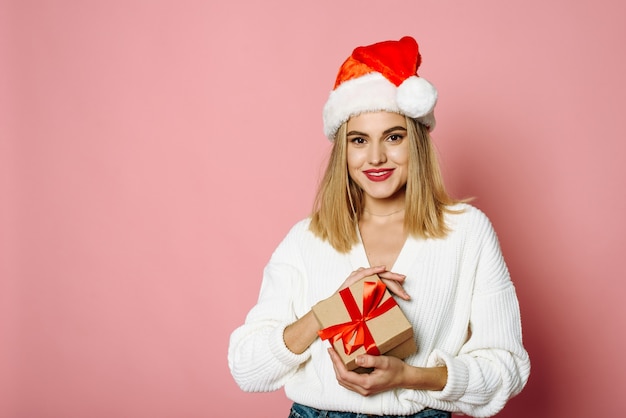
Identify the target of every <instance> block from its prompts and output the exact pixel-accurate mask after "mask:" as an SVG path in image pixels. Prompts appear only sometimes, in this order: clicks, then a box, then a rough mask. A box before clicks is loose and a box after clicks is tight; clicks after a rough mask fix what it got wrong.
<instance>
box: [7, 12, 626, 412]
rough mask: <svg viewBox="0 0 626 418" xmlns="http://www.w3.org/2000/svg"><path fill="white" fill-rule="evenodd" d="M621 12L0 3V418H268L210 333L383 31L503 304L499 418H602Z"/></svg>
mask: <svg viewBox="0 0 626 418" xmlns="http://www.w3.org/2000/svg"><path fill="white" fill-rule="evenodd" d="M624 4H625V3H624V2H622V1H619V0H615V1H608V0H600V1H597V0H596V1H590V0H582V1H577V2H571V1H565V0H561V1H552V2H546V1H543V0H526V1H496V0H491V1H487V0H485V1H482V0H477V1H473V2H460V1H451V0H450V1H426V0H424V1H395V0H390V1H386V2H381V1H363V0H360V1H355V0H352V1H343V2H336V1H330V0H324V1H315V2H294V1H286V0H284V1H277V0H273V1H265V2H254V1H248V2H243V1H237V0H234V1H228V2H226V1H223V2H219V3H217V2H213V1H205V2H202V1H191V0H189V1H165V0H161V1H148V0H144V1H140V0H133V1H111V2H103V1H101V2H85V1H79V0H73V1H72V0H65V1H44V0H41V1H34V0H30V1H29V0H25V1H22V0H20V1H17V0H15V1H6V0H5V1H3V2H1V3H0V71H1V73H0V118H1V119H0V199H1V200H2V201H1V202H0V277H1V280H0V394H1V396H0V416H2V417H8V418H32V417H37V418H47V417H54V418H56V417H59V418H74V417H76V418H78V417H94V418H98V417H133V418H134V417H151V418H155V417H156V418H159V417H163V418H164V417H208V416H218V414H215V412H214V411H215V410H216V409H217V410H222V409H229V410H230V412H229V413H228V414H225V415H221V416H230V417H244V416H251V415H248V414H249V413H251V412H253V411H256V412H258V411H262V412H261V413H260V414H256V415H255V416H260V417H277V416H287V408H288V402H287V400H286V399H285V397H284V395H283V393H282V392H277V393H272V394H246V393H242V392H240V391H239V389H238V388H237V387H236V386H235V384H234V382H233V381H232V379H231V377H230V375H229V372H228V369H227V365H226V347H227V342H228V336H229V334H230V332H231V331H232V329H234V328H235V327H236V326H237V325H238V324H239V323H241V322H242V321H243V319H244V316H245V314H246V312H247V311H248V309H249V308H250V307H251V305H252V304H253V303H254V301H255V299H256V294H257V290H258V287H259V280H260V276H261V269H262V268H263V266H264V264H265V262H266V261H267V259H268V257H269V255H270V253H271V251H272V250H273V249H274V246H275V245H276V244H277V243H278V241H279V240H280V239H281V238H282V236H283V235H284V234H285V232H286V231H287V229H288V228H289V226H290V225H291V224H293V223H294V222H295V221H296V220H298V219H300V218H302V217H304V216H306V215H307V213H308V211H309V209H310V206H311V201H312V197H313V193H314V188H315V184H316V181H317V178H318V175H319V172H320V170H321V168H322V166H323V161H324V156H325V155H326V152H327V151H328V148H329V144H328V143H327V142H326V140H325V139H324V137H323V135H322V127H321V107H322V105H323V103H324V100H325V98H326V96H327V92H328V90H329V89H330V87H331V86H332V82H333V80H334V76H335V72H336V70H337V68H338V66H339V64H340V63H341V61H342V60H343V59H344V58H345V57H346V56H347V54H348V53H349V52H350V51H351V49H352V48H353V47H354V46H356V45H359V44H366V43H371V42H374V41H378V40H382V39H386V38H398V37H400V36H401V35H403V34H411V35H413V36H415V37H416V38H417V39H418V40H419V41H420V42H421V44H422V51H423V55H424V64H423V70H422V72H421V74H422V75H424V76H426V77H427V78H428V79H430V80H431V81H432V82H433V83H434V84H435V85H436V86H437V87H438V88H439V91H440V101H439V104H438V110H437V115H438V121H439V125H438V128H437V129H436V131H435V140H436V142H437V144H438V147H439V149H440V151H441V156H442V164H443V167H444V170H445V176H446V179H447V181H448V183H449V186H450V188H451V190H452V191H453V192H454V193H455V194H457V195H459V196H469V195H472V196H476V197H477V200H476V201H475V203H476V205H477V206H479V207H481V208H482V209H483V210H485V211H486V212H487V213H488V215H489V216H490V217H491V219H492V221H493V223H494V224H495V226H496V229H497V230H498V231H499V235H500V238H501V241H502V247H503V250H504V253H505V256H506V258H507V260H508V262H509V266H510V270H511V272H512V274H513V277H514V280H515V282H516V285H517V288H518V292H519V297H520V301H521V305H522V314H523V321H524V335H525V342H526V345H527V347H528V350H529V352H530V354H531V357H532V360H533V372H532V376H531V379H530V382H529V385H528V387H527V389H526V390H525V392H524V393H523V394H522V395H520V396H519V397H518V398H516V399H514V400H513V401H512V402H511V403H510V404H509V406H508V407H507V408H506V409H505V411H504V412H503V413H501V414H500V416H502V417H510V418H516V417H517V418H521V417H526V416H536V417H548V416H553V417H582V416H600V415H602V414H606V415H611V414H612V415H613V416H618V414H619V411H621V410H622V409H623V408H622V405H623V403H624V401H623V399H622V398H623V394H624V393H626V384H625V383H624V382H626V366H625V365H626V362H625V361H624V359H623V355H624V354H623V353H624V351H625V350H626V337H625V336H624V333H623V329H624V324H623V322H624V320H623V318H624V316H625V314H626V308H625V307H624V306H625V304H624V303H623V301H622V299H623V296H624V291H625V290H626V286H625V285H624V282H623V280H622V279H623V277H622V276H623V274H621V273H619V272H620V271H623V270H624V268H623V258H624V257H623V255H622V252H623V250H624V248H626V240H625V238H624V237H625V236H626V228H625V222H624V220H623V216H624V213H626V194H625V193H624V179H625V178H626V164H624V161H625V159H624V158H625V156H626V155H625V154H626V147H625V145H624V141H623V137H624V133H623V128H622V125H623V119H624V109H626V99H625V97H626V83H625V82H624V79H623V77H624V74H626V60H625V59H624V54H623V48H624V45H623V44H624V40H625V39H626V29H624V28H625V27H624V25H623V18H624V16H625V15H626V6H624Z"/></svg>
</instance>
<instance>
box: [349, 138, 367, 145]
mask: <svg viewBox="0 0 626 418" xmlns="http://www.w3.org/2000/svg"><path fill="white" fill-rule="evenodd" d="M350 142H352V143H353V144H359V145H360V144H365V139H363V138H361V137H360V136H357V137H355V138H352V139H350Z"/></svg>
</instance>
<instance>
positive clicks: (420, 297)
mask: <svg viewBox="0 0 626 418" xmlns="http://www.w3.org/2000/svg"><path fill="white" fill-rule="evenodd" d="M460 207H461V208H462V209H464V211H463V212H462V213H460V214H449V215H446V222H447V224H448V225H449V226H450V228H451V232H450V233H449V234H448V236H447V237H446V238H443V239H420V238H412V237H409V238H408V239H407V241H406V242H405V244H404V246H403V248H402V250H401V252H400V254H399V255H398V258H397V260H396V262H395V264H394V266H393V267H392V268H390V269H389V270H390V271H393V272H395V273H401V274H404V275H406V281H405V284H404V288H405V289H406V291H407V292H408V294H409V295H410V296H411V300H409V301H404V300H400V299H399V298H397V302H398V304H399V305H400V307H401V309H402V311H403V312H404V314H405V315H406V317H407V318H408V319H409V321H410V322H411V323H412V325H413V329H414V334H415V341H416V343H417V347H418V351H417V353H416V354H414V355H412V356H410V357H408V358H407V359H405V361H406V362H407V363H408V364H411V365H414V366H420V367H432V366H438V365H445V366H446V367H447V370H448V381H447V384H446V387H445V388H444V389H443V390H442V391H426V390H410V389H397V390H392V391H387V392H384V393H380V394H377V395H373V396H368V397H364V396H361V395H359V394H357V393H355V392H352V391H350V390H347V389H345V388H343V387H341V386H340V385H339V384H338V383H337V380H336V377H335V373H334V371H333V367H332V363H331V360H330V357H329V356H328V353H327V352H326V348H327V347H328V342H327V341H322V340H320V339H319V338H318V339H317V340H315V342H313V344H311V346H310V347H309V348H308V349H307V350H306V351H305V352H304V353H302V354H299V355H298V354H294V353H292V352H291V351H289V350H288V349H287V347H286V346H285V343H284V341H283V331H284V329H285V327H286V326H287V325H289V324H291V323H292V322H294V321H295V320H297V319H298V318H300V317H302V316H303V315H305V314H306V313H307V312H308V311H309V310H310V309H311V307H312V306H313V305H314V304H315V303H317V302H318V301H320V300H322V299H325V298H327V297H329V296H330V295H331V294H333V293H334V292H335V291H336V290H337V288H338V287H339V286H340V285H341V283H343V281H344V280H345V278H346V277H347V276H348V275H349V274H350V273H351V272H352V271H354V270H356V269H357V268H359V267H367V266H369V264H368V260H367V257H366V254H365V250H364V247H363V245H362V243H358V244H356V245H354V246H353V248H352V250H351V251H350V252H349V253H345V254H344V253H339V252H337V251H336V250H334V249H333V247H332V246H330V245H329V244H328V243H327V242H325V241H322V240H320V239H319V238H317V237H316V236H315V235H313V233H311V231H310V230H309V223H310V220H309V219H305V220H303V221H300V222H299V223H297V224H296V225H295V226H294V227H293V228H292V229H291V231H290V232H289V233H288V234H287V236H286V237H285V238H284V240H283V241H282V242H281V243H280V245H279V246H278V247H277V249H276V250H275V252H274V253H273V255H272V257H271V259H270V261H269V263H268V265H267V266H266V268H265V270H264V274H263V281H262V284H261V291H260V295H259V299H258V302H257V304H256V305H255V306H254V307H253V308H252V310H251V311H250V312H249V313H248V316H247V317H246V320H245V323H244V324H243V325H242V326H240V327H239V328H237V329H236V330H235V331H234V332H233V333H232V335H231V338H230V345H229V351H228V363H229V367H230V369H231V373H232V375H233V377H234V378H235V381H236V382H237V384H238V385H239V386H240V387H241V388H242V389H243V390H245V391H254V392H260V391H273V390H277V389H279V388H281V387H284V388H285V393H286V395H287V397H288V398H290V399H291V400H293V401H294V402H298V403H301V404H304V405H308V406H311V407H314V408H318V409H326V410H335V411H351V412H361V413H366V414H377V415H408V414H413V413H416V412H418V411H420V410H422V409H424V408H427V407H430V408H435V409H442V410H447V411H452V412H462V413H465V414H467V415H471V416H476V417H482V416H492V415H495V414H496V413H497V412H498V411H500V410H501V409H502V408H503V407H504V405H505V403H506V402H507V401H508V400H509V399H510V398H512V397H513V396H515V395H516V394H518V393H519V392H520V391H521V390H522V388H523V387H524V385H525V384H526V381H527V380H528V376H529V373H530V361H529V357H528V354H527V352H526V350H525V349H524V347H523V345H522V331H521V322H520V312H519V305H518V301H517V297H516V293H515V289H514V287H513V284H512V282H511V280H510V277H509V273H508V270H507V267H506V265H505V262H504V259H503V257H502V254H501V251H500V247H499V244H498V240H497V237H496V235H495V232H494V230H493V228H492V226H491V223H490V222H489V220H488V219H487V217H486V216H485V215H484V214H483V213H482V212H481V211H479V210H478V209H476V208H474V207H473V206H470V205H466V204H463V205H460ZM457 209H458V208H457Z"/></svg>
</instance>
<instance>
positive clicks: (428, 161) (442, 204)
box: [310, 116, 462, 253]
mask: <svg viewBox="0 0 626 418" xmlns="http://www.w3.org/2000/svg"><path fill="white" fill-rule="evenodd" d="M405 118H406V126H407V138H408V140H409V167H408V177H407V184H406V195H405V199H406V200H405V215H404V228H405V229H406V231H407V232H408V234H409V235H411V236H416V237H423V238H443V237H445V236H446V235H447V233H448V232H449V228H448V226H447V225H446V223H445V220H444V217H445V214H447V213H457V211H454V210H451V209H450V206H451V205H454V204H456V203H459V202H461V201H462V200H456V199H453V198H452V197H450V195H449V194H448V192H447V191H446V189H445V187H444V184H443V178H442V176H441V171H440V169H439V163H438V161H437V155H436V152H435V149H434V147H433V145H432V141H431V139H430V135H429V133H428V129H427V128H426V127H425V126H424V125H422V124H420V123H419V122H417V121H416V120H415V119H412V118H410V117H406V116H405ZM346 125H347V124H346V123H344V124H342V125H341V127H340V128H339V130H338V131H337V134H336V136H335V142H334V144H333V148H332V151H331V154H330V158H329V161H328V165H327V167H326V171H325V173H324V177H323V178H322V181H321V183H320V186H319V189H318V191H317V196H316V199H315V205H314V209H313V214H312V216H311V225H310V229H311V231H312V232H313V233H314V234H315V235H316V236H317V237H319V238H321V239H323V240H326V241H328V242H329V243H330V245H332V246H333V247H334V248H335V249H336V250H337V251H339V252H342V253H346V252H348V251H350V249H351V248H352V246H353V245H354V244H356V243H357V242H358V241H359V238H358V236H357V225H358V221H359V219H360V217H361V215H362V214H363V206H364V199H363V192H362V190H361V188H360V187H359V186H358V185H357V184H356V183H355V182H354V181H352V179H351V178H350V176H349V175H348V169H347V162H346V161H347V143H348V140H347V136H346V133H347V132H346Z"/></svg>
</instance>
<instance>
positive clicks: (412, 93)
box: [323, 72, 437, 141]
mask: <svg viewBox="0 0 626 418" xmlns="http://www.w3.org/2000/svg"><path fill="white" fill-rule="evenodd" d="M436 102H437V90H436V89H435V87H434V86H433V85H432V84H430V83H429V82H428V81H427V80H425V79H423V78H421V77H417V76H411V77H409V78H407V79H406V80H404V82H402V84H400V86H399V87H396V86H395V85H394V84H393V83H392V82H390V81H389V80H388V79H387V78H385V77H384V76H383V75H382V74H380V73H378V72H372V73H369V74H366V75H364V76H361V77H358V78H354V79H351V80H348V81H345V82H343V83H341V84H340V85H339V86H338V87H337V88H336V89H335V90H333V91H332V92H331V93H330V95H329V97H328V101H327V102H326V104H325V105H324V111H323V120H324V134H325V135H326V137H327V138H328V139H330V140H331V141H334V139H335V135H336V134H337V130H338V129H339V127H340V126H341V125H342V124H343V123H344V122H347V121H348V119H350V117H352V116H356V115H359V114H361V113H366V112H377V111H388V112H397V113H401V114H403V115H406V116H409V117H412V118H415V119H417V120H418V121H419V122H421V123H423V124H424V125H426V126H427V127H428V128H429V130H432V129H433V128H434V126H435V116H434V114H433V109H434V107H435V104H436Z"/></svg>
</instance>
